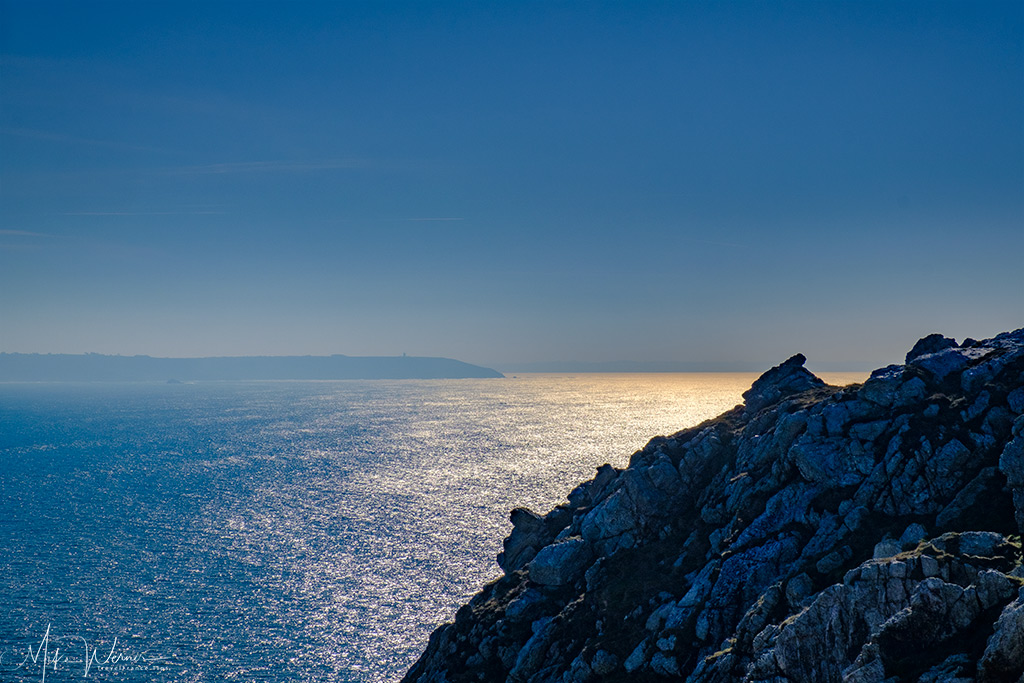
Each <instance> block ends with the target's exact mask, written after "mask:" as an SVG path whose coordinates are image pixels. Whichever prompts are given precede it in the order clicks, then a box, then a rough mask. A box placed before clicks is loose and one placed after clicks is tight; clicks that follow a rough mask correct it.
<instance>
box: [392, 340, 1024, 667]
mask: <svg viewBox="0 0 1024 683" xmlns="http://www.w3.org/2000/svg"><path fill="white" fill-rule="evenodd" d="M803 363H804V358H803V356H800V355H797V356H794V357H793V358H791V359H789V360H787V361H786V362H785V363H782V364H781V365H779V366H777V367H775V368H772V369H771V370H769V371H768V372H766V373H765V374H764V375H763V376H762V377H761V378H759V379H758V380H757V381H756V382H755V383H754V384H753V386H752V387H751V389H750V390H749V391H748V392H746V393H745V394H744V398H745V400H746V403H745V405H744V406H742V407H738V408H737V409H734V410H732V411H729V412H727V413H725V414H723V415H722V416H720V417H719V418H716V419H715V420H711V421H709V422H707V423H705V424H702V425H699V426H697V427H695V428H692V429H687V430H684V431H681V432H678V433H676V434H673V435H671V436H669V437H658V438H655V439H653V440H652V441H651V443H650V444H648V446H647V447H645V448H644V449H642V450H641V451H639V452H637V453H636V454H634V455H633V457H632V459H631V460H630V464H629V467H628V468H626V469H624V470H617V469H615V468H612V467H610V466H608V465H605V466H604V467H602V468H600V469H599V470H598V473H597V475H596V476H595V478H594V479H593V480H592V481H590V482H586V483H584V484H581V485H580V486H579V487H577V489H575V490H574V491H572V492H571V493H570V494H569V497H568V503H567V504H565V505H562V506H559V507H557V508H555V509H554V510H552V511H551V512H550V513H548V514H547V515H544V516H541V515H538V514H535V513H532V512H530V511H528V510H525V509H517V510H515V511H513V513H512V518H511V521H512V525H513V528H512V532H511V534H510V536H509V538H508V539H506V541H505V547H504V552H503V553H502V554H501V556H500V558H499V562H500V564H501V567H502V568H503V569H504V571H505V575H504V576H503V577H502V578H500V579H498V580H497V581H495V582H493V583H491V584H489V585H488V586H486V587H485V588H484V589H483V590H482V591H481V593H480V594H478V595H477V596H476V597H474V598H473V600H472V601H470V603H469V604H468V605H466V606H464V607H463V608H461V609H460V610H459V612H458V613H457V615H456V618H455V622H454V623H452V624H448V625H445V626H442V627H440V628H439V629H438V630H437V631H435V633H434V634H433V635H432V636H431V638H430V642H429V644H428V645H427V649H426V652H425V653H424V654H423V656H422V657H421V659H420V661H419V662H418V663H417V664H416V665H415V666H414V667H413V668H412V669H411V670H410V672H409V673H408V674H407V676H406V679H405V680H406V681H410V682H412V681H424V682H425V681H441V680H444V681H449V682H451V683H455V682H457V681H521V682H522V683H543V682H544V681H559V682H560V683H591V682H597V681H601V680H627V679H635V680H638V681H648V680H654V681H657V680H666V681H667V680H686V681H688V682H690V683H726V682H727V681H729V682H731V681H745V682H748V683H768V682H773V683H804V682H806V683H817V682H819V681H835V682H836V683H839V682H847V683H853V682H857V681H860V682H864V683H866V682H869V681H870V682H872V683H883V682H884V683H888V682H889V681H904V680H906V681H922V682H932V681H934V682H940V681H941V682H942V683H951V682H954V681H974V682H989V681H991V682H995V681H1017V680H1018V679H1020V678H1021V677H1022V676H1024V567H1022V565H1021V540H1020V539H1021V532H1022V530H1024V330H1018V331H1016V332H1011V333H1006V334H1002V335H999V336H997V337H995V338H993V339H988V340H984V341H978V342H975V341H967V342H964V344H962V345H958V344H957V343H956V342H955V341H954V340H951V339H947V338H945V337H942V336H941V335H931V336H929V337H926V338H925V339H922V340H921V341H920V342H918V344H916V345H915V346H914V348H913V349H912V350H911V352H910V353H908V354H907V364H906V365H894V366H889V367H887V368H883V369H881V370H878V371H876V372H874V373H872V375H871V377H870V378H869V379H868V380H867V381H866V382H864V384H863V385H860V386H852V387H845V388H839V387H827V386H825V385H824V383H822V382H821V380H819V379H818V378H816V377H814V376H813V375H812V374H811V373H809V372H808V371H807V370H805V369H804V368H803Z"/></svg>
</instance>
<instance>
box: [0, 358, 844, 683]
mask: <svg viewBox="0 0 1024 683" xmlns="http://www.w3.org/2000/svg"><path fill="white" fill-rule="evenodd" d="M754 378H755V375H753V374H732V373H730V374H720V375H719V374H651V375H520V376H518V377H510V378H507V379H504V380H500V379H498V380H494V379H489V380H406V381H337V382H236V383H231V382H210V383H196V384H185V385H170V384H112V385H106V384H7V385H3V384H0V589H2V590H0V680H2V681H41V680H44V677H45V680H47V681H70V680H86V674H88V679H90V680H96V681H190V682H191V681H195V682H199V681H211V680H224V681H262V680H266V681H327V682H358V683H363V682H366V683H369V682H378V681H393V680H397V679H399V678H401V676H402V674H403V673H404V672H405V670H406V669H407V668H408V667H409V666H410V665H411V664H412V663H413V662H414V661H415V659H416V658H417V657H418V655H419V653H420V652H421V651H422V649H423V648H424V646H425V645H426V641H427V636H428V635H429V634H430V632H431V631H432V630H433V629H434V628H435V627H436V626H438V625H439V624H441V623H443V622H445V621H446V620H449V619H450V618H451V617H452V616H453V615H454V612H455V610H456V609H457V607H458V606H459V605H460V604H461V603H462V602H464V601H465V600H466V599H468V597H469V596H471V595H472V594H473V593H475V592H476V591H477V590H478V589H479V588H480V587H481V586H482V585H483V584H484V583H486V582H487V581H489V580H492V579H494V578H497V577H498V576H499V575H500V570H499V568H498V567H497V564H496V563H495V559H494V558H495V555H496V554H497V552H498V551H500V549H501V541H502V539H503V538H504V537H505V536H506V535H507V534H508V532H509V530H510V524H509V523H508V512H509V510H511V508H513V507H515V506H523V505H525V506H528V507H531V508H533V509H535V510H537V511H539V512H546V511H547V510H548V509H550V508H551V507H553V506H554V505H556V504H558V503H559V502H561V501H562V500H563V499H564V496H565V495H566V494H567V493H568V492H569V491H570V490H571V489H572V488H573V487H574V486H575V485H576V484H578V483H579V482H580V481H583V480H585V479H589V478H590V477H591V476H592V475H593V471H594V468H596V467H597V466H599V465H601V464H603V463H605V462H608V463H611V464H613V465H616V466H624V465H625V464H626V463H627V462H628V460H629V456H630V455H631V454H632V453H633V452H634V451H635V450H637V449H639V448H641V447H642V446H643V445H644V444H645V443H646V442H647V441H648V440H649V439H650V438H651V437H653V436H655V435H658V434H669V433H672V432H674V431H677V430H679V429H681V428H684V427H688V426H692V425H695V424H697V423H699V422H701V421H702V420H704V419H707V418H709V417H713V416H714V415H717V414H718V413H720V412H722V411H723V410H726V409H728V408H731V407H733V406H734V405H736V404H737V403H738V402H740V400H741V398H740V394H741V393H742V392H743V391H744V390H746V389H747V388H748V387H749V386H750V383H751V382H752V381H753V379H754ZM825 379H827V380H829V381H831V382H833V383H846V382H849V381H859V380H861V379H863V376H860V375H835V376H826V377H825Z"/></svg>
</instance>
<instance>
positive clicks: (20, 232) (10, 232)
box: [0, 230, 49, 237]
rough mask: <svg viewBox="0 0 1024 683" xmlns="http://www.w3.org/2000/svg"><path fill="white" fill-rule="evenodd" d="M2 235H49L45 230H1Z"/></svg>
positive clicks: (0, 234)
mask: <svg viewBox="0 0 1024 683" xmlns="http://www.w3.org/2000/svg"><path fill="white" fill-rule="evenodd" d="M0 236H3V237H7V236H15V237H49V235H47V234H46V233H44V232H32V231H30V230H0Z"/></svg>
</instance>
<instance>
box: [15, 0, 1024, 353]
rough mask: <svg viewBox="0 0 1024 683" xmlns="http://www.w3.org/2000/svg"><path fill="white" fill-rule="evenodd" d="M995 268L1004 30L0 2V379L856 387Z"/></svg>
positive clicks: (1018, 320)
mask: <svg viewBox="0 0 1024 683" xmlns="http://www.w3.org/2000/svg"><path fill="white" fill-rule="evenodd" d="M1022 254H1024V3H1020V2H1005V3H999V2H973V1H972V2H944V1H941V0H940V1H932V2H915V1H913V0H906V1H902V2H871V1H857V2H818V1H814V2H771V3H769V2H738V1H737V2H726V1H723V2H685V3H679V2H599V1H598V2H557V1H552V2H483V3H481V2H425V1H424V2H398V1H395V2H383V1H382V2H368V1H367V2H360V1H353V2H343V3H316V2H240V1H239V2H202V3H198V2H173V3H172V2H131V3H112V2H94V1H91V2H90V1H77V2H73V3H48V2H35V1H33V2H28V1H24V0H18V1H14V2H12V1H11V0H0V351H6V352H41V353H83V352H97V353H116V354H124V355H133V354H148V355H153V356H214V355H285V354H288V355H304V354H313V355H322V354H333V353H342V354H348V355H399V354H402V353H408V354H409V355H426V356H446V357H453V358H458V359H460V360H465V361H468V362H474V363H481V364H485V365H490V366H501V365H507V364H514V363H525V362H535V361H553V360H576V361H612V360H627V359H628V360H634V361H681V362H695V363H708V364H712V365H713V364H716V363H737V362H740V363H749V364H752V365H753V366H754V367H757V366H764V367H767V366H769V365H772V364H776V363H778V362H781V361H782V360H784V359H785V358H787V357H788V356H790V355H792V354H793V353H796V352H798V351H799V352H803V353H804V354H806V355H807V356H808V358H809V359H810V360H811V363H809V365H813V363H819V364H823V365H828V366H829V367H830V368H831V369H835V368H840V367H849V368H851V369H860V368H864V367H875V366H878V365H883V364H886V363H892V362H901V361H902V358H903V354H904V353H905V352H906V351H907V349H909V347H910V346H911V345H912V344H913V342H914V341H915V340H917V339H918V338H919V337H922V336H924V335H926V334H928V333H931V332H942V333H944V334H946V335H948V336H953V337H956V338H957V339H962V338H964V337H967V336H970V337H974V338H984V337H988V336H992V335H994V334H997V333H999V332H1001V331H1004V330H1009V329H1015V328H1019V327H1022V326H1024V268H1022V267H1021V263H1022V262H1024V259H1022Z"/></svg>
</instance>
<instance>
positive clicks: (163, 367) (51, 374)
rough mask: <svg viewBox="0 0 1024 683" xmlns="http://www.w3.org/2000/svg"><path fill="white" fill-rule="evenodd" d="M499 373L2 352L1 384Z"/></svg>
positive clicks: (420, 362)
mask: <svg viewBox="0 0 1024 683" xmlns="http://www.w3.org/2000/svg"><path fill="white" fill-rule="evenodd" d="M502 376H503V375H502V374H501V373H500V372H497V371H495V370H491V369H490V368H483V367H480V366H477V365H470V364H469V363H463V362H462V361H457V360H452V359H451V358H426V357H420V356H236V357H220V358H151V357H150V356H105V355H100V354H95V353H88V354H84V355H71V354H36V353H33V354H25V353H0V382H103V381H107V382H109V381H122V382H138V381H167V380H259V379H448V378H450V379H462V378H470V377H502Z"/></svg>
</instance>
